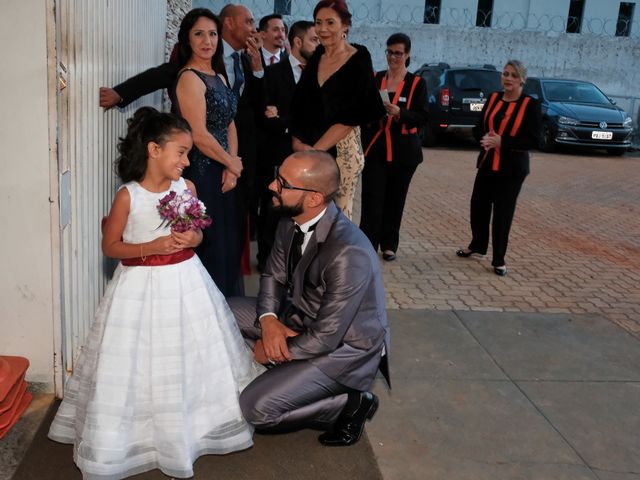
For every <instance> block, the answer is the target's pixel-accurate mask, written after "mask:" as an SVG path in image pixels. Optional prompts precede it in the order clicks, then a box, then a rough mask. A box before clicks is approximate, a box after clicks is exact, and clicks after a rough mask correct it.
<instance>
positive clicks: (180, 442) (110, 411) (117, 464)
mask: <svg viewBox="0 0 640 480" xmlns="http://www.w3.org/2000/svg"><path fill="white" fill-rule="evenodd" d="M123 188H127V189H128V191H129V194H130V196H131V206H130V212H129V218H128V220H127V225H126V227H125V230H124V233H123V240H124V241H125V242H127V243H143V242H148V241H150V240H153V239H154V238H156V237H159V236H162V235H167V234H169V233H170V232H169V229H168V228H160V229H158V226H159V225H160V223H161V218H160V216H159V214H158V212H157V209H156V206H157V205H158V202H159V200H160V198H162V197H163V196H164V195H166V194H167V193H168V192H169V191H167V192H163V193H152V192H149V191H147V190H145V189H144V188H142V187H141V186H140V185H139V184H138V183H137V182H130V183H127V184H126V185H124V187H123ZM185 188H186V184H185V181H184V180H183V179H182V178H181V179H180V180H178V181H176V182H172V184H171V188H170V190H175V191H176V192H177V193H182V191H183V190H184V189H185ZM213 221H214V222H215V218H214V219H213ZM261 369H262V367H261V366H259V365H257V364H256V363H255V362H254V361H253V355H252V352H251V351H250V350H249V348H248V347H247V346H246V345H245V343H244V341H243V339H242V336H241V334H240V331H239V329H238V327H237V325H236V322H235V319H234V317H233V314H232V313H231V310H230V309H229V306H228V305H227V303H226V301H225V299H224V297H223V296H222V294H221V293H220V291H219V290H218V288H217V287H216V286H215V284H214V283H213V281H212V280H211V277H210V276H209V274H208V273H207V271H206V270H205V268H204V267H203V266H202V263H201V262H200V260H199V259H198V257H197V256H193V257H191V258H190V259H188V260H185V261H183V262H181V263H177V264H174V265H165V266H152V267H146V266H133V267H127V266H123V265H122V264H119V265H118V267H117V268H116V271H115V273H114V276H113V279H112V280H111V282H110V283H109V285H108V286H107V289H106V292H105V295H104V297H103V299H102V301H101V302H100V306H99V308H98V311H97V313H96V318H95V321H94V322H93V325H92V326H91V330H90V332H89V336H88V338H87V341H86V344H85V346H84V347H83V349H82V353H81V355H80V357H79V359H78V362H77V364H76V365H75V366H74V371H73V375H72V376H71V378H70V379H69V381H68V382H67V385H66V388H65V396H64V400H63V402H62V404H61V406H60V408H59V410H58V412H57V414H56V417H55V419H54V421H53V423H52V424H51V428H50V430H49V438H51V439H52V440H56V441H59V442H63V443H72V444H73V445H74V461H75V463H76V465H77V466H78V467H79V468H80V470H81V471H82V473H83V476H84V478H88V479H99V480H111V479H120V478H124V477H127V476H130V475H134V474H138V473H141V472H144V471H147V470H151V469H154V468H159V469H160V470H162V471H163V472H164V473H165V474H167V475H170V476H173V477H179V478H186V477H191V476H193V462H194V461H195V460H196V459H197V458H198V457H199V456H200V455H204V454H224V453H228V452H232V451H236V450H242V449H245V448H248V447H250V446H251V445H252V433H253V431H252V429H251V427H250V426H249V425H248V424H247V423H246V422H245V420H244V419H243V417H242V413H241V411H240V407H239V404H238V396H239V394H240V391H241V390H242V389H243V388H244V387H245V386H246V385H247V384H248V383H249V382H250V381H251V380H253V379H254V378H255V377H256V376H257V375H259V374H260V373H261Z"/></svg>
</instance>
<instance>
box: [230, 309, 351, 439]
mask: <svg viewBox="0 0 640 480" xmlns="http://www.w3.org/2000/svg"><path fill="white" fill-rule="evenodd" d="M227 301H228V302H229V306H230V307H231V311H232V312H233V314H234V315H235V317H236V322H237V323H238V326H239V327H240V331H241V332H242V336H243V337H244V339H245V342H246V343H247V344H248V345H249V346H250V347H251V348H252V349H253V346H254V345H255V342H256V340H258V339H260V338H261V336H262V332H261V330H260V328H258V327H256V326H255V325H254V322H255V319H256V299H255V298H252V297H232V298H228V299H227ZM351 391H353V390H352V389H350V388H348V387H345V386H344V385H341V384H339V383H338V382H336V381H335V380H333V379H332V378H330V377H328V376H327V375H325V374H324V373H323V372H322V371H321V370H320V369H318V368H317V367H315V366H314V365H312V364H311V363H310V362H309V361H307V360H293V361H291V362H287V363H282V364H280V365H277V366H275V367H273V368H271V369H269V370H267V371H266V372H265V373H263V374H262V375H260V376H259V377H258V378H256V379H255V380H254V381H253V382H251V383H250V384H249V385H248V386H247V387H246V388H245V389H244V390H243V391H242V393H241V394H240V408H241V409H242V414H243V415H244V418H245V419H246V420H247V422H249V423H250V424H251V425H253V426H254V427H255V428H256V430H258V431H262V432H273V433H279V432H288V431H293V430H298V429H301V428H316V429H320V430H328V429H330V428H331V427H332V426H333V424H334V423H335V421H336V420H337V418H338V416H339V415H340V412H342V410H343V408H344V407H345V405H346V403H347V398H348V395H347V394H348V393H349V392H351Z"/></svg>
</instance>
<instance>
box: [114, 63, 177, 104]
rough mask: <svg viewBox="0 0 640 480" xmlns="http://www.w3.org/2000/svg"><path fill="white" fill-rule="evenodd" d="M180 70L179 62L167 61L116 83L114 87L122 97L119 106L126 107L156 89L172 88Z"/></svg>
mask: <svg viewBox="0 0 640 480" xmlns="http://www.w3.org/2000/svg"><path fill="white" fill-rule="evenodd" d="M179 71H180V67H179V66H178V64H177V63H174V62H167V63H163V64H162V65H159V66H157V67H153V68H150V69H148V70H145V71H144V72H142V73H139V74H137V75H135V76H133V77H131V78H129V79H127V80H125V81H124V82H122V83H120V84H118V85H116V86H115V87H113V89H114V90H115V91H116V93H117V94H118V95H120V98H122V100H121V101H120V103H119V104H118V106H119V107H126V106H127V105H129V104H130V103H131V102H133V101H135V100H137V99H138V98H140V97H143V96H145V95H147V94H149V93H152V92H155V91H156V90H161V89H163V88H166V89H170V88H171V87H172V86H173V84H174V83H175V81H176V78H177V76H178V72H179Z"/></svg>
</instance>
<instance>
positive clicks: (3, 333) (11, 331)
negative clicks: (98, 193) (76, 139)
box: [0, 0, 57, 387]
mask: <svg viewBox="0 0 640 480" xmlns="http://www.w3.org/2000/svg"><path fill="white" fill-rule="evenodd" d="M0 11H1V12H2V14H1V15H0V45H2V49H1V50H0V52H1V53H0V63H1V64H2V75H0V105H2V111H3V114H2V115H1V116H0V145H2V154H1V155H2V160H1V161H2V167H3V168H2V170H3V174H2V175H0V204H1V205H2V207H1V209H0V212H2V213H1V214H0V217H1V220H0V222H1V224H2V225H3V229H2V231H3V234H2V236H1V238H0V265H2V274H1V275H0V354H1V355H20V356H24V357H27V358H28V359H29V360H30V362H31V366H30V368H29V371H28V379H29V380H30V381H35V382H43V383H45V384H47V385H48V386H49V387H51V386H52V381H53V322H52V311H53V305H54V300H53V292H52V283H53V278H52V258H53V249H54V248H55V247H54V246H52V236H51V225H50V219H51V211H50V209H51V208H52V204H51V203H50V202H49V198H50V197H57V193H56V192H51V191H50V188H49V179H50V174H51V165H50V161H49V136H48V105H47V101H48V94H47V41H46V35H47V25H46V14H47V12H46V7H45V2H43V1H42V0H21V1H11V0H0ZM54 206H55V204H54Z"/></svg>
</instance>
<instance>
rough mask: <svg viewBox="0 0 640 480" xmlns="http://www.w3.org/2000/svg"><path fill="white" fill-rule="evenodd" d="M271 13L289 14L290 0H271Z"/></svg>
mask: <svg viewBox="0 0 640 480" xmlns="http://www.w3.org/2000/svg"><path fill="white" fill-rule="evenodd" d="M273 13H279V14H280V15H291V0H275V1H274V2H273Z"/></svg>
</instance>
